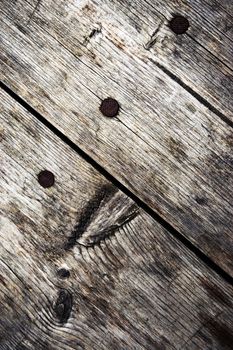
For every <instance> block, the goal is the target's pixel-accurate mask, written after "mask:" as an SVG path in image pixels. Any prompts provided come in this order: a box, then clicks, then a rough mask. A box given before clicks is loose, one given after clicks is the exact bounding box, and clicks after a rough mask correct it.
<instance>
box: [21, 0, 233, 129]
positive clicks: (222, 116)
mask: <svg viewBox="0 0 233 350" xmlns="http://www.w3.org/2000/svg"><path fill="white" fill-rule="evenodd" d="M40 2H41V1H40V0H39V1H38V3H37V4H36V7H35V8H34V11H33V14H32V16H31V17H30V21H33V22H34V19H33V16H34V15H35V12H36V11H37V9H38V8H39V6H40ZM28 4H30V2H28ZM163 17H164V18H166V17H165V16H164V15H163ZM28 23H29V22H28ZM42 29H43V31H44V32H45V33H46V34H48V35H49V36H50V37H52V38H53V39H54V40H55V41H56V42H57V43H59V45H61V46H62V47H63V48H64V49H65V50H66V51H68V52H69V53H70V54H72V56H74V57H75V58H76V59H78V60H80V61H81V62H82V63H83V64H85V65H86V63H84V62H83V61H82V60H81V59H80V57H77V56H76V55H75V54H74V53H73V52H72V51H71V50H69V48H68V47H67V46H66V45H64V44H63V43H62V42H61V41H60V40H58V38H57V37H55V36H53V35H52V34H51V33H49V32H48V31H47V30H46V29H45V28H42ZM187 35H188V36H189V38H190V39H192V40H194V41H195V42H197V43H198V45H200V46H201V47H202V48H203V49H205V50H206V51H208V52H209V54H211V55H212V56H213V57H215V58H216V59H217V60H218V61H219V62H221V63H222V64H223V65H224V66H225V67H226V68H228V69H229V70H230V71H232V69H231V68H230V67H228V66H227V65H226V64H225V63H224V62H222V61H221V60H220V59H219V58H218V57H216V56H215V55H214V54H213V53H212V52H211V51H209V50H207V49H206V47H205V46H203V45H201V44H200V43H199V41H197V40H195V38H193V36H192V35H189V34H187ZM145 49H146V50H149V49H147V48H145ZM149 60H150V61H151V62H152V63H153V64H154V65H156V67H157V68H159V69H160V70H161V71H163V72H164V73H165V74H166V75H167V76H168V77H169V78H170V79H172V80H173V81H175V82H176V83H177V84H179V85H180V86H181V87H182V88H183V89H184V90H185V91H187V92H188V93H189V94H190V95H192V96H193V97H194V98H195V99H197V100H198V102H200V103H201V104H202V105H203V106H205V107H206V108H208V109H209V110H210V111H211V112H213V113H214V114H215V115H216V116H218V117H219V118H220V119H221V120H222V121H224V122H225V123H226V124H227V125H229V126H230V127H232V128H233V121H231V120H230V119H229V118H228V117H227V116H226V115H225V114H224V113H222V112H221V111H220V110H218V109H217V108H216V107H214V106H213V105H212V104H211V103H210V102H208V100H207V99H206V98H204V97H203V96H201V95H200V94H199V93H198V92H196V91H195V90H193V88H192V87H190V86H189V85H187V84H186V83H185V82H183V81H182V79H180V78H179V77H177V76H176V75H175V74H174V73H172V72H171V71H170V70H169V69H168V68H166V67H165V66H164V65H163V64H161V63H160V62H158V61H155V60H154V59H151V58H149ZM87 66H88V65H87ZM88 68H90V69H91V70H93V69H92V67H90V66H88ZM85 87H86V88H88V87H87V86H85ZM91 92H92V93H94V92H93V91H91ZM96 96H97V95H96Z"/></svg>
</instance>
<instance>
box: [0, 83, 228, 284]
mask: <svg viewBox="0 0 233 350" xmlns="http://www.w3.org/2000/svg"><path fill="white" fill-rule="evenodd" d="M0 88H1V89H2V90H4V91H5V92H6V93H7V94H8V95H9V96H10V97H11V98H13V99H14V100H15V101H16V102H18V103H19V104H20V105H21V106H22V107H24V108H25V109H26V110H27V111H28V112H30V113H31V114H32V115H33V116H34V117H35V118H36V119H37V120H39V121H40V122H41V123H42V124H43V125H44V126H46V127H47V128H48V129H49V130H50V131H52V132H53V133H54V134H55V135H56V136H58V137H59V138H60V139H61V140H62V141H63V142H64V143H66V144H67V145H68V146H69V147H70V148H71V149H73V150H74V151H75V152H77V153H78V154H79V155H80V156H81V157H82V158H83V159H84V160H85V161H87V162H88V163H89V164H91V165H92V166H93V167H94V168H95V169H96V170H97V171H98V172H100V173H101V174H102V175H103V176H104V177H105V178H106V179H107V180H108V181H110V182H111V183H112V184H114V185H115V186H116V187H117V188H119V190H121V191H122V192H123V193H125V194H126V195H127V196H128V197H129V198H131V199H132V200H133V201H134V202H135V203H136V204H137V205H138V206H139V207H140V208H142V209H143V210H144V211H145V212H147V213H148V214H149V215H150V216H151V217H152V218H153V219H154V220H156V221H157V222H158V223H159V224H160V225H162V226H163V227H164V228H165V229H166V230H168V231H169V233H170V234H171V235H172V236H173V237H175V238H176V239H178V240H179V241H180V242H181V243H182V244H183V245H184V246H185V247H186V248H188V249H189V250H190V251H191V252H192V253H194V254H195V255H196V257H197V258H199V259H200V260H201V261H202V262H203V263H204V264H205V265H207V266H208V267H209V268H210V269H212V270H214V271H215V273H217V274H218V275H219V276H220V277H221V278H223V279H224V280H225V281H226V282H227V283H229V284H230V285H231V286H233V277H231V276H230V275H229V274H228V273H227V272H226V271H224V269H222V268H221V267H220V266H219V265H218V264H216V263H215V262H214V261H213V260H212V259H211V258H209V257H208V256H207V255H206V254H204V253H203V252H202V251H201V250H200V249H199V248H197V247H196V246H195V245H194V244H193V243H192V242H191V241H189V240H188V239H187V238H186V237H184V236H183V235H182V234H181V233H180V232H179V231H178V230H176V229H175V228H174V227H173V226H172V225H171V224H170V223H168V222H167V221H166V220H164V219H163V218H162V217H161V216H160V215H159V214H158V213H157V212H156V211H154V210H153V209H151V208H150V207H149V206H148V205H147V204H146V203H145V202H143V201H142V200H141V199H140V198H138V197H137V196H136V195H135V194H133V193H132V192H131V191H130V190H129V189H128V188H126V187H125V186H124V185H123V184H122V183H121V182H120V181H118V180H117V179H116V178H115V177H114V176H112V175H111V174H110V173H109V172H108V171H107V170H106V169H104V168H103V167H102V166H101V165H100V164H99V163H97V162H96V161H95V160H94V159H93V158H91V157H90V156H89V155H88V154H87V153H86V152H84V151H83V150H82V149H81V148H80V147H79V146H77V145H76V144H75V143H74V142H72V141H71V140H70V139H69V138H68V137H67V136H65V135H64V134H63V133H62V132H61V131H60V130H59V129H57V128H56V127H55V126H54V125H53V124H51V123H50V122H49V121H48V120H47V119H46V118H45V117H43V115H41V114H40V113H39V112H37V111H36V110H35V109H34V108H33V107H32V106H30V105H29V104H28V103H27V102H26V101H25V100H23V99H22V98H21V97H20V96H18V95H17V94H16V93H15V92H14V91H12V90H11V89H10V88H9V87H8V86H7V85H5V84H4V83H3V82H2V81H0Z"/></svg>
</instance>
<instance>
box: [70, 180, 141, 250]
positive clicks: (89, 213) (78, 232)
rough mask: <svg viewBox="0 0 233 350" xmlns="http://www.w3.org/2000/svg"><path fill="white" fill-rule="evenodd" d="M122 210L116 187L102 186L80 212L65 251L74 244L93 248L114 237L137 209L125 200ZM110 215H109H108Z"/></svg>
mask: <svg viewBox="0 0 233 350" xmlns="http://www.w3.org/2000/svg"><path fill="white" fill-rule="evenodd" d="M124 202H125V203H123V208H122V195H121V192H120V191H118V189H117V187H115V186H113V185H104V186H103V187H101V188H100V189H99V190H98V191H97V193H96V194H95V195H94V197H93V198H92V199H91V200H90V201H89V202H88V203H87V205H86V207H85V208H84V209H83V210H82V214H81V217H80V219H79V221H78V223H77V224H76V225H75V227H74V229H73V231H72V232H71V235H70V236H69V237H68V241H67V243H66V245H65V249H66V250H69V249H71V248H73V247H74V246H75V245H76V244H79V245H82V246H85V247H94V246H95V245H99V244H100V242H101V241H103V240H105V239H106V238H109V237H110V236H112V235H114V233H115V232H116V231H117V230H119V228H121V227H123V226H124V225H126V224H127V223H128V222H130V221H131V220H133V219H134V218H135V217H136V216H137V215H138V208H137V206H136V205H135V203H134V202H132V201H131V200H125V201H124ZM110 213H111V214H110Z"/></svg>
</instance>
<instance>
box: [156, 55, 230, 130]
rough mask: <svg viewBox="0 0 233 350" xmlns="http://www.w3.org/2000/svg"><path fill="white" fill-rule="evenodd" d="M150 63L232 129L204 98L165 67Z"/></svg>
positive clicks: (226, 118)
mask: <svg viewBox="0 0 233 350" xmlns="http://www.w3.org/2000/svg"><path fill="white" fill-rule="evenodd" d="M150 61H151V62H152V63H154V64H155V65H156V66H157V67H158V68H159V69H161V70H162V71H163V72H164V73H165V74H167V75H168V76H169V77H170V78H171V79H172V80H174V81H175V82H176V83H178V84H179V85H180V86H181V87H182V88H184V89H185V90H186V91H187V92H189V93H190V94H191V95H192V96H193V97H195V98H196V99H197V100H198V101H199V102H200V103H201V104H203V105H204V106H205V107H207V108H208V109H209V110H210V111H211V112H213V113H215V114H216V115H217V116H218V117H219V118H220V119H221V120H223V121H224V122H225V123H226V124H227V125H229V126H230V127H232V128H233V121H231V120H230V119H228V117H226V116H225V115H224V114H223V113H222V112H220V111H219V110H218V109H217V108H215V107H214V106H212V104H211V103H210V102H208V101H207V100H206V99H205V98H204V97H202V96H201V95H199V94H198V93H197V92H196V91H194V90H193V89H192V88H191V87H190V86H188V85H187V84H185V83H184V82H183V81H182V80H181V79H180V78H178V77H177V76H176V75H175V74H173V73H172V72H170V71H169V70H168V69H167V68H166V67H164V66H163V65H162V64H160V63H159V62H156V61H155V60H153V59H151V58H150Z"/></svg>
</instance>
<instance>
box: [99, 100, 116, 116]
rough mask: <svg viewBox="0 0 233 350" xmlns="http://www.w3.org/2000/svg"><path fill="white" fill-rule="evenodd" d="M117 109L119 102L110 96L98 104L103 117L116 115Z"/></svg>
mask: <svg viewBox="0 0 233 350" xmlns="http://www.w3.org/2000/svg"><path fill="white" fill-rule="evenodd" d="M119 109H120V106H119V103H118V102H117V101H116V100H115V99H114V98H111V97H108V98H106V99H104V100H103V101H102V102H101V105H100V111H101V113H102V114H103V115H104V116H105V117H110V118H112V117H116V116H117V114H118V112H119Z"/></svg>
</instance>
